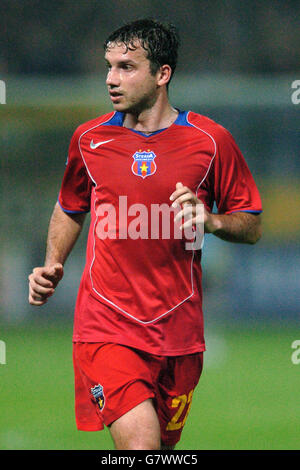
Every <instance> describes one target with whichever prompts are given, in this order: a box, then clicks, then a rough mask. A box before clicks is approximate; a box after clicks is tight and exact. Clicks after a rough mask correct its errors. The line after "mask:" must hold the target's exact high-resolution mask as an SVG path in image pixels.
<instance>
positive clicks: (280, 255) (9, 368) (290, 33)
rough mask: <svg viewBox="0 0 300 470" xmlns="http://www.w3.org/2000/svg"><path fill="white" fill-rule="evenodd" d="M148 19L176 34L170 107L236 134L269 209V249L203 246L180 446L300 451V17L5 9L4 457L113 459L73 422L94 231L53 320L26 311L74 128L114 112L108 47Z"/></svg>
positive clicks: (251, 12) (43, 6) (0, 329)
mask: <svg viewBox="0 0 300 470" xmlns="http://www.w3.org/2000/svg"><path fill="white" fill-rule="evenodd" d="M144 16H154V17H156V18H158V19H161V20H168V21H172V22H174V23H175V24H176V25H177V26H178V27H179V31H180V34H181V39H182V46H181V50H180V60H179V63H178V70H177V72H176V74H175V77H174V81H173V83H172V85H171V87H170V94H171V99H172V102H173V104H174V105H176V106H177V107H179V108H181V109H184V108H185V109H192V110H194V111H196V112H199V113H201V114H205V115H208V116H209V117H211V118H212V119H214V120H216V121H217V122H219V123H220V124H222V125H223V126H225V127H226V128H227V129H228V130H229V131H230V132H231V133H232V134H233V135H234V137H235V140H236V141H237V143H238V145H239V146H240V148H241V150H242V151H243V153H244V155H245V158H246V160H247V162H248V165H249V166H250V169H251V171H252V173H253V175H254V177H255V179H256V181H257V184H258V186H259V189H260V192H261V195H262V199H263V208H264V213H263V223H264V234H263V238H262V240H261V241H260V242H259V244H258V245H256V246H242V245H241V246H240V245H231V244H229V243H227V244H226V243H224V242H221V241H219V240H217V239H215V238H213V237H206V240H205V245H204V254H203V272H204V310H205V323H206V339H207V352H206V353H205V358H206V359H205V368H204V372H203V376H202V379H201V382H200V384H199V387H198V389H197V393H195V395H194V402H193V406H192V410H191V415H190V417H189V419H188V421H187V424H186V428H185V430H184V433H183V437H182V441H181V443H180V445H179V446H178V448H180V449H299V447H300V406H299V386H300V364H297V361H296V362H295V361H294V362H293V361H292V359H291V357H292V353H293V349H292V343H293V341H295V340H297V339H300V330H299V326H300V321H299V320H300V314H299V306H300V302H299V300H300V235H299V229H300V158H299V149H300V145H299V143H300V138H299V110H300V104H297V103H296V101H297V100H296V101H295V100H293V99H292V94H293V92H294V91H295V90H293V89H292V83H293V82H294V81H295V80H299V79H300V47H299V45H300V37H299V17H300V4H299V2H296V1H293V0H288V1H285V2H283V1H282V2H281V1H275V2H270V1H264V0H260V1H245V2H239V1H228V2H221V1H218V0H212V1H210V2H202V1H197V0H181V1H176V0H174V1H171V0H165V2H164V3H163V6H162V3H161V1H158V0H151V1H150V0H139V1H137V0H134V1H129V2H124V1H121V0H112V1H107V0H103V1H101V2H100V1H91V0H88V1H85V2H79V1H78V2H76V1H75V2H71V1H66V0H62V1H59V2H58V1H53V2H48V1H45V0H40V1H37V0H24V1H21V0H16V1H14V2H11V1H9V0H2V1H1V4H0V17H1V28H0V41H1V49H0V80H2V81H3V82H4V83H5V85H6V104H1V105H0V136H1V137H0V138H1V187H0V189H1V233H0V242H1V244H0V260H1V276H0V288H1V297H0V340H1V341H2V342H3V343H0V345H1V346H2V354H1V352H0V449H111V448H112V443H111V439H110V437H109V434H108V432H107V431H105V432H104V433H101V434H99V433H82V432H78V431H76V428H75V422H74V416H73V371H72V362H71V335H72V319H73V308H74V303H75V297H76V291H77V286H78V283H79V279H80V274H81V270H82V268H83V264H84V256H85V253H84V251H85V241H86V232H87V230H85V231H84V233H83V234H82V236H81V238H80V240H79V242H78V244H77V245H76V247H75V249H74V252H73V253H72V255H71V257H70V259H69V260H68V262H67V264H66V274H65V278H64V282H63V283H62V284H61V285H60V286H59V288H58V289H57V292H56V295H55V296H54V297H53V298H52V299H51V300H50V301H49V302H48V303H47V305H46V306H44V307H42V308H39V309H35V308H33V307H30V306H29V305H28V303H27V295H28V294H27V288H28V286H27V276H28V274H29V273H30V272H31V270H32V268H33V267H35V266H38V265H42V263H43V258H44V251H45V239H46V234H47V226H48V222H49V217H50V213H51V211H52V208H53V206H54V204H55V202H56V199H57V193H58V190H59V186H60V182H61V177H62V173H63V171H64V165H65V161H66V155H67V149H68V145H69V141H70V138H71V135H72V133H73V131H74V129H75V128H76V126H77V125H79V124H80V123H82V122H84V121H85V120H88V119H92V118H94V117H96V116H98V115H100V114H102V113H104V112H108V111H110V110H111V107H110V103H109V100H108V98H107V96H106V88H105V84H104V79H105V67H104V62H103V59H102V57H103V51H102V43H103V41H104V39H105V38H106V36H107V35H108V34H109V33H110V32H111V31H112V30H113V29H115V28H117V27H119V26H120V25H121V24H122V23H123V22H126V21H128V20H132V19H135V18H138V17H144ZM298 97H299V94H298ZM0 101H1V100H0ZM87 226H88V224H86V229H87ZM3 345H4V346H5V348H6V349H5V351H3ZM4 352H6V354H4ZM299 356H300V355H299Z"/></svg>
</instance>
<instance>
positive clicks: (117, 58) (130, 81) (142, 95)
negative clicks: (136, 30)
mask: <svg viewBox="0 0 300 470" xmlns="http://www.w3.org/2000/svg"><path fill="white" fill-rule="evenodd" d="M136 46H137V48H136V49H135V50H127V48H126V46H125V44H116V43H112V44H109V47H108V48H107V51H106V54H105V60H106V62H107V65H108V73H107V78H106V84H107V88H108V92H109V95H110V98H111V101H112V103H113V107H114V109H115V110H116V111H121V112H125V113H133V114H135V113H140V112H141V111H144V110H145V109H149V108H151V106H153V104H154V103H155V100H156V96H157V91H158V86H157V76H158V74H156V75H152V74H151V72H150V62H149V60H148V59H147V57H146V54H147V53H146V51H145V49H143V48H142V47H141V46H140V45H139V43H138V42H137V43H136Z"/></svg>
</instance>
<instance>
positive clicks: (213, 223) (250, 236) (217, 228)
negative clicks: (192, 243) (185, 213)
mask: <svg viewBox="0 0 300 470" xmlns="http://www.w3.org/2000/svg"><path fill="white" fill-rule="evenodd" d="M205 231H206V232H208V233H213V234H214V235H215V236H217V237H219V238H221V239H222V240H226V241H229V242H235V243H249V244H254V243H256V242H257V241H258V240H259V239H260V237H261V218H260V215H259V214H257V215H256V214H250V213H247V212H235V213H233V214H228V215H225V214H210V217H209V218H208V220H207V221H206V224H205Z"/></svg>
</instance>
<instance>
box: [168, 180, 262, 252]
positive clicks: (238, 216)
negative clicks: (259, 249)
mask: <svg viewBox="0 0 300 470" xmlns="http://www.w3.org/2000/svg"><path fill="white" fill-rule="evenodd" d="M170 200H171V201H173V203H172V206H173V207H177V208H178V207H181V210H180V211H179V212H178V213H177V215H176V217H175V222H178V221H180V220H181V219H184V223H183V224H182V225H181V228H182V229H186V228H188V227H191V226H193V225H194V226H197V225H199V224H203V225H204V232H206V233H212V234H214V235H215V236H217V237H219V238H221V239H222V240H226V241H229V242H235V243H249V244H254V243H256V242H257V241H258V240H259V239H260V237H261V233H262V232H261V217H260V215H259V214H254V213H250V212H238V211H237V212H234V213H232V214H212V213H210V212H208V211H207V210H206V209H205V207H204V206H203V211H198V210H197V208H198V207H199V205H203V203H202V201H201V200H200V199H198V198H197V197H196V195H195V194H194V193H193V192H192V191H191V190H190V189H189V188H188V187H186V186H183V185H182V183H177V184H176V190H175V191H174V192H173V193H172V194H171V196H170Z"/></svg>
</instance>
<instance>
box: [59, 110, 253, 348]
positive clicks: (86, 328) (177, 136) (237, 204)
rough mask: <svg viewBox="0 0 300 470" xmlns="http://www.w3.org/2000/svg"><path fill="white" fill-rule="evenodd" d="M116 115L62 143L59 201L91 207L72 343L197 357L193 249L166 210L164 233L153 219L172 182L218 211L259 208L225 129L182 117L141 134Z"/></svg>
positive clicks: (198, 300) (197, 252) (70, 207)
mask: <svg viewBox="0 0 300 470" xmlns="http://www.w3.org/2000/svg"><path fill="white" fill-rule="evenodd" d="M123 119H124V115H123V114H122V113H119V112H112V113H109V114H107V115H105V116H102V117H99V118H97V119H94V120H92V121H89V122H87V123H85V124H83V125H81V126H79V127H78V128H77V130H76V131H75V133H74V135H73V137H72V140H71V144H70V149H69V155H68V161H67V165H66V170H65V174H64V177H63V181H62V186H61V190H60V193H59V198H58V200H59V204H60V206H61V208H62V209H63V210H64V211H66V212H69V213H76V212H87V211H91V225H90V230H89V236H88V243H87V254H86V266H85V269H84V272H83V275H82V279H81V283H80V287H79V292H78V297H77V302H76V308H75V321H74V335H73V340H74V341H76V342H78V341H86V342H98V341H100V342H103V341H105V342H116V343H120V344H125V345H128V346H131V347H135V348H138V349H142V350H145V351H147V352H150V353H152V354H159V355H181V354H190V353H194V352H197V351H203V350H205V342H204V334H203V313H202V287H201V265H200V261H201V249H190V248H189V249H187V243H186V239H185V238H184V237H179V236H178V231H176V230H175V229H174V220H173V219H172V217H173V216H174V213H172V212H171V211H169V215H170V220H169V222H170V224H169V225H170V226H169V227H167V226H164V224H165V223H166V220H167V219H166V218H165V219H164V220H162V217H163V215H162V214H163V213H164V214H165V215H166V214H167V215H168V209H169V208H170V206H171V201H170V199H169V198H170V195H171V194H172V193H173V192H174V191H175V189H176V183H177V182H181V183H182V184H183V185H184V186H187V187H189V188H190V189H191V190H192V191H193V192H194V193H196V194H197V197H198V198H199V199H200V200H201V201H202V202H203V203H204V205H205V207H206V209H208V210H209V211H211V210H212V207H213V204H214V202H216V205H217V208H218V211H219V213H221V214H229V213H231V212H235V211H247V212H261V210H262V209H261V200H260V196H259V193H258V190H257V187H256V185H255V182H254V180H253V177H252V175H251V173H250V171H249V168H248V166H247V164H246V162H245V159H244V158H243V156H242V154H241V152H240V150H239V148H238V147H237V145H236V143H235V141H234V139H233V138H232V136H231V135H230V133H229V132H228V131H227V130H226V129H224V128H223V127H222V126H220V125H218V124H216V123H215V122H214V121H212V120H211V119H209V118H207V117H204V116H201V115H199V114H196V113H193V112H186V111H183V112H180V113H179V115H178V118H177V120H176V121H175V122H174V123H173V124H172V125H171V126H170V127H169V128H167V129H164V130H160V131H157V132H155V133H153V134H151V135H150V136H146V135H144V134H142V133H140V132H136V131H133V130H131V129H127V128H126V127H123ZM160 210H161V212H160ZM164 211H165V212H164ZM189 246H190V245H189Z"/></svg>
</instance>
